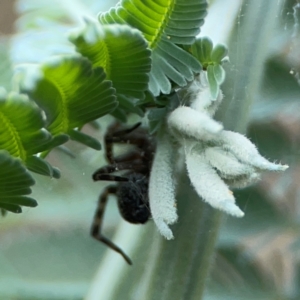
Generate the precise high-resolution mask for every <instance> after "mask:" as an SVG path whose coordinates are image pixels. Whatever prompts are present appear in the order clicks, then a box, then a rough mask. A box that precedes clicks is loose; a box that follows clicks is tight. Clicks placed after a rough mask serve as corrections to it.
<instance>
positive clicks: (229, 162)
mask: <svg viewBox="0 0 300 300" xmlns="http://www.w3.org/2000/svg"><path fill="white" fill-rule="evenodd" d="M205 157H206V159H207V161H208V162H209V163H210V164H211V165H212V166H213V167H214V168H216V169H217V170H218V171H219V172H220V175H221V177H222V178H223V177H225V178H227V177H236V176H243V175H250V174H251V173H254V169H253V168H252V167H250V166H249V165H247V164H242V163H240V162H239V161H238V160H237V159H236V157H235V156H234V155H233V154H231V153H230V152H228V151H225V150H222V149H221V148H220V147H210V148H207V149H206V150H205Z"/></svg>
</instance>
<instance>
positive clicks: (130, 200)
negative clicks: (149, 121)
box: [91, 123, 155, 265]
mask: <svg viewBox="0 0 300 300" xmlns="http://www.w3.org/2000/svg"><path fill="white" fill-rule="evenodd" d="M140 125H141V123H138V124H136V125H134V126H133V127H131V128H127V129H124V128H122V127H121V125H120V124H118V123H116V124H113V125H112V126H111V127H109V129H108V131H107V134H106V135H105V152H106V158H107V160H108V162H109V165H107V166H104V167H102V168H100V169H98V170H97V171H96V172H95V173H94V174H93V179H94V180H95V181H98V180H105V181H117V182H118V183H117V184H114V185H109V186H107V187H106V188H105V189H104V191H103V192H102V193H101V195H100V196H99V201H98V206H97V210H96V213H95V216H94V221H93V224H92V228H91V235H92V236H93V237H94V238H95V239H97V240H98V241H101V242H103V243H104V244H106V245H107V246H108V247H110V248H111V249H113V250H115V251H117V252H118V253H120V254H121V255H122V256H123V257H124V259H125V260H126V261H127V263H129V264H130V265H131V264H132V262H131V260H130V258H129V257H128V256H127V255H126V254H125V253H124V252H123V250H122V249H121V248H119V247H118V246H116V245H115V244H114V243H113V242H111V241H110V240H109V239H107V238H106V237H104V236H103V235H102V233H101V227H102V221H103V216H104V211H105V206H106V203H107V200H108V195H109V194H115V195H116V196H117V200H118V207H119V211H120V214H121V215H122V217H123V218H124V219H125V220H126V221H128V222H130V223H134V224H144V223H146V222H147V221H148V219H149V218H150V217H151V212H150V208H149V199H148V181H149V175H150V170H151V165H152V160H153V155H154V151H155V143H154V141H153V140H152V139H151V138H150V137H149V134H148V132H147V131H146V130H145V129H143V128H141V127H140ZM114 143H119V144H131V145H134V146H135V147H134V149H133V150H131V151H129V152H128V153H125V154H123V155H120V156H117V157H113V144H114ZM123 170H124V171H125V173H123V174H122V176H118V175H114V174H113V173H114V172H117V171H123Z"/></svg>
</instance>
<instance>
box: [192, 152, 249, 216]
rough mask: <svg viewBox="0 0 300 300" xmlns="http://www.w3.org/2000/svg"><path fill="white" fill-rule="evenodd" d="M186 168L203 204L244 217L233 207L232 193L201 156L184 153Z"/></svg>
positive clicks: (236, 207) (237, 208)
mask: <svg viewBox="0 0 300 300" xmlns="http://www.w3.org/2000/svg"><path fill="white" fill-rule="evenodd" d="M186 166H187V171H188V174H189V177H190V180H191V182H192V184H193V186H194V188H195V190H196V192H197V193H198V195H199V196H201V198H202V199H203V200H204V201H205V202H207V203H208V204H210V205H211V206H212V207H214V208H217V209H221V210H223V211H225V212H227V213H228V214H230V215H233V216H235V217H243V216H244V213H243V212H242V211H241V210H240V209H239V207H238V206H236V205H235V199H234V196H233V193H232V192H231V191H230V190H229V189H228V187H227V185H226V184H225V183H224V182H223V181H222V179H221V178H220V177H219V176H218V174H217V173H216V171H215V170H214V169H213V168H212V167H211V166H210V165H209V163H207V161H206V159H205V158H204V156H203V155H199V154H197V153H194V152H192V151H191V152H188V153H186Z"/></svg>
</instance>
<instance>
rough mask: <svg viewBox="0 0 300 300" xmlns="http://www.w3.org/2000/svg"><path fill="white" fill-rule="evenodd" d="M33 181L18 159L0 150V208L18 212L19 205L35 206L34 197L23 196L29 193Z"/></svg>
mask: <svg viewBox="0 0 300 300" xmlns="http://www.w3.org/2000/svg"><path fill="white" fill-rule="evenodd" d="M34 183H35V182H34V179H33V178H32V176H31V175H30V174H29V172H28V171H27V169H26V168H25V167H24V165H23V164H22V163H21V161H20V159H17V158H14V157H12V156H11V155H9V153H8V152H7V151H5V150H0V208H2V209H4V210H7V211H11V212H14V213H20V212H22V209H21V206H29V207H35V206H37V202H36V201H35V200H34V199H32V198H30V197H27V196H25V195H28V194H30V193H31V188H30V186H32V185H33V184H34Z"/></svg>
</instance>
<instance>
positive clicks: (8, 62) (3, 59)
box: [0, 0, 300, 300]
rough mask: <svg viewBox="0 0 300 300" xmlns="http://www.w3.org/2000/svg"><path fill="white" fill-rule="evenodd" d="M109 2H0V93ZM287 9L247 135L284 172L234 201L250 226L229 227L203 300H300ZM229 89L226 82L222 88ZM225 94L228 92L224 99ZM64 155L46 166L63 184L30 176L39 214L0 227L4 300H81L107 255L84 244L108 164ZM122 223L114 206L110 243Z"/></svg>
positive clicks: (294, 92) (295, 17) (294, 90)
mask: <svg viewBox="0 0 300 300" xmlns="http://www.w3.org/2000/svg"><path fill="white" fill-rule="evenodd" d="M227 1H228V3H229V2H230V3H232V2H235V1H237V2H239V3H242V1H239V0H227ZM115 2H116V1H111V0H110V1H96V0H88V1H72V0H62V1H58V0H56V1H51V4H49V1H46V0H40V1H35V0H18V1H12V0H1V1H0V85H1V86H4V87H5V88H6V89H7V90H11V89H12V82H11V78H12V74H13V72H12V70H13V68H14V67H15V66H16V65H18V64H22V63H39V62H41V61H43V60H44V59H46V58H47V57H48V56H50V55H53V54H61V53H72V52H74V49H73V47H72V45H71V44H70V43H69V42H68V40H67V32H68V31H69V30H72V29H74V28H76V26H78V25H79V24H80V22H81V20H82V16H85V17H91V18H95V17H96V15H97V13H98V12H99V11H105V10H107V9H108V8H109V7H111V6H113V5H114V3H115ZM210 2H211V3H212V4H213V3H214V2H218V1H210ZM225 2H226V1H225ZM274 2H275V1H274ZM283 2H284V4H283V5H282V6H281V7H280V9H279V10H278V11H279V14H278V15H276V16H275V17H276V18H277V19H278V22H277V31H276V32H277V34H276V36H272V37H270V39H269V41H268V43H266V44H265V45H263V46H264V47H265V48H267V51H268V55H267V60H266V61H265V62H264V63H265V67H264V69H263V73H262V74H261V80H260V87H259V91H258V92H257V93H256V95H255V97H254V98H255V103H254V105H253V107H252V109H251V114H250V115H251V122H250V125H249V128H248V135H249V137H250V138H251V140H252V141H253V142H254V143H255V144H256V145H257V146H258V148H259V150H260V153H261V154H263V155H264V156H265V157H267V158H268V159H270V160H280V161H282V162H283V163H286V164H289V165H290V168H289V170H288V171H287V172H285V173H284V174H266V175H264V176H263V180H262V181H261V182H260V183H259V184H257V185H256V186H254V187H251V188H247V189H244V190H242V191H238V192H236V198H237V201H238V205H239V206H240V207H241V208H242V209H243V210H244V211H245V213H246V216H245V218H243V220H236V219H233V218H228V217H226V220H225V221H224V226H223V227H222V230H221V232H220V234H219V241H218V251H217V255H216V261H215V263H214V266H213V270H212V276H211V280H210V281H209V286H208V289H207V292H206V296H205V298H204V299H291V300H297V299H300V272H299V271H300V268H299V266H300V264H299V262H300V251H299V250H300V227H299V221H300V188H299V180H300V164H299V158H300V148H299V144H300V134H299V132H300V86H299V85H300V75H299V74H300V73H299V72H300V2H299V1H297V0H287V1H283ZM274 5H277V4H275V3H274ZM278 5H279V4H278ZM245 13H247V10H245V11H244V10H242V9H240V10H238V13H237V15H233V16H232V18H234V19H233V20H232V22H233V24H234V26H233V31H232V38H231V40H230V44H229V51H230V52H229V56H230V60H231V61H234V60H235V56H239V55H242V53H241V52H239V47H237V46H236V45H237V44H239V43H241V42H245V41H244V39H246V37H244V36H241V34H240V30H241V28H242V26H243V19H244V16H245ZM254 25H255V24H253V26H254ZM220 26H221V24H220ZM231 58H233V59H231ZM235 67H236V66H235V65H234V63H229V64H228V65H227V71H228V73H227V74H230V72H235V71H242V69H238V70H236V69H235ZM243 70H244V72H246V70H247V65H245V66H243ZM227 77H229V75H227ZM233 85H234V83H233ZM233 85H231V83H230V78H229V79H227V86H233ZM227 91H228V94H230V90H229V89H228V88H227V90H226V84H225V87H224V93H225V96H226V95H227V94H226V92H227ZM111 120H112V119H111V118H110V117H105V118H102V119H101V120H100V121H99V126H100V130H99V129H95V128H93V127H91V126H87V127H85V128H84V130H85V131H86V132H88V133H89V134H91V135H93V136H94V137H96V138H98V139H100V140H101V139H102V137H103V133H104V130H105V127H106V124H108V123H110V122H111ZM66 146H67V147H68V148H69V149H70V151H71V152H72V155H73V156H70V155H66V154H65V153H63V152H61V151H60V150H58V149H57V150H54V151H52V152H51V154H50V155H49V157H48V159H49V161H50V162H51V164H52V165H54V166H56V167H58V168H59V169H60V170H61V174H62V176H61V178H60V179H59V180H56V179H49V178H46V177H42V176H38V175H35V174H34V177H35V179H36V182H37V183H36V185H35V186H34V188H33V197H34V198H35V199H37V200H38V203H39V206H38V207H36V208H33V209H29V208H24V209H23V213H22V214H20V215H14V214H8V215H7V216H5V217H1V218H0V265H1V268H0V299H8V300H9V299H20V300H21V299H22V300H23V299H24V300H25V299H39V300H40V299H49V300H50V299H83V297H84V295H85V294H86V293H87V291H88V289H89V286H90V283H91V282H92V280H93V277H94V275H95V273H96V271H97V269H98V267H99V264H100V262H101V259H102V257H103V254H104V251H106V248H105V247H104V246H103V245H101V244H100V243H98V242H96V241H94V240H93V239H92V238H91V237H90V236H89V228H90V225H91V222H92V219H93V214H94V211H95V207H96V204H97V198H98V195H99V193H100V192H101V189H102V188H103V186H104V185H103V184H102V183H98V182H97V183H94V182H92V180H91V174H92V173H93V172H94V171H95V169H97V168H98V167H99V166H101V165H103V164H104V159H103V153H102V152H101V151H100V152H97V151H95V150H92V149H88V148H85V147H83V146H80V145H78V144H76V143H73V142H69V143H68V144H67V145H66ZM119 219H120V217H119V214H118V211H117V208H116V205H115V202H114V201H111V203H109V207H108V209H107V212H106V218H105V223H104V224H105V232H106V233H107V235H108V236H112V235H113V233H114V230H115V228H116V224H117V223H118V222H119ZM147 226H152V224H151V223H150V224H148V225H147ZM104 300H105V299H104ZM155 300H156V299H155Z"/></svg>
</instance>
